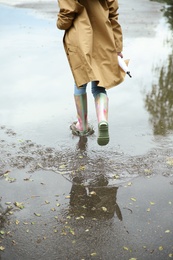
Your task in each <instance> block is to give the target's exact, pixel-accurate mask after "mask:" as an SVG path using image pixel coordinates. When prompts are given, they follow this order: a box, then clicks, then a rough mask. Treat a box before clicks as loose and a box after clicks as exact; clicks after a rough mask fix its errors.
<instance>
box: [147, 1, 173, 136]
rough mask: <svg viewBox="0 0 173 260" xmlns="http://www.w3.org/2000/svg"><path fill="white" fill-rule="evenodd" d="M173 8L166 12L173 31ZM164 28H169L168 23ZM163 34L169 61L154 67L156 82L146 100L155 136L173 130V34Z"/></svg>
mask: <svg viewBox="0 0 173 260" xmlns="http://www.w3.org/2000/svg"><path fill="white" fill-rule="evenodd" d="M172 12H173V6H169V7H168V8H167V9H165V11H164V15H165V16H166V17H167V21H168V24H169V26H170V28H171V29H173V18H172V16H170V14H172ZM164 27H165V28H166V27H168V26H167V24H166V22H165V24H164ZM166 32H167V33H166V35H163V30H162V32H160V33H162V42H163V49H167V50H168V51H169V52H168V54H167V60H165V61H163V62H161V64H159V65H156V66H155V67H154V69H153V70H154V74H155V78H156V79H155V80H153V83H152V88H151V90H150V91H149V92H148V93H147V95H146V98H145V107H146V109H147V111H148V112H149V113H150V122H151V124H152V126H153V134H154V135H166V134H168V133H170V131H172V130H173V43H172V36H173V32H171V31H169V30H168V29H167V30H166Z"/></svg>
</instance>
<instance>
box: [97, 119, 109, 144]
mask: <svg viewBox="0 0 173 260" xmlns="http://www.w3.org/2000/svg"><path fill="white" fill-rule="evenodd" d="M108 128H109V127H108V123H107V122H101V123H99V125H98V130H99V136H98V138H97V143H98V144H99V145H107V144H108V143H109V131H108Z"/></svg>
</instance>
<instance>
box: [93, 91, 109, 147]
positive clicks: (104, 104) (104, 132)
mask: <svg viewBox="0 0 173 260" xmlns="http://www.w3.org/2000/svg"><path fill="white" fill-rule="evenodd" d="M95 106H96V113H97V119H98V138H97V143H98V144H99V145H107V144H108V143H109V126H108V97H107V95H106V94H104V93H100V94H98V95H97V96H96V98H95Z"/></svg>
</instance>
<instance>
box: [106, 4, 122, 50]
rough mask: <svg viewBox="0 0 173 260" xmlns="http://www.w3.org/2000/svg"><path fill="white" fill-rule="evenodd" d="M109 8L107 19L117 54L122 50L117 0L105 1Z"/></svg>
mask: <svg viewBox="0 0 173 260" xmlns="http://www.w3.org/2000/svg"><path fill="white" fill-rule="evenodd" d="M107 3H108V7H109V19H110V21H111V24H112V30H113V34H114V39H115V46H116V51H117V52H122V49H123V35H122V29H121V25H120V24H119V22H118V15H119V14H118V8H119V6H118V0H107Z"/></svg>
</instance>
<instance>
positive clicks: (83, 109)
mask: <svg viewBox="0 0 173 260" xmlns="http://www.w3.org/2000/svg"><path fill="white" fill-rule="evenodd" d="M74 100H75V104H76V110H77V117H78V121H77V122H74V123H73V124H72V125H71V126H70V128H71V130H72V133H73V134H74V135H78V136H86V135H91V134H93V132H94V131H93V129H92V127H90V126H88V120H87V112H88V110H87V94H82V95H74Z"/></svg>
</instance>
